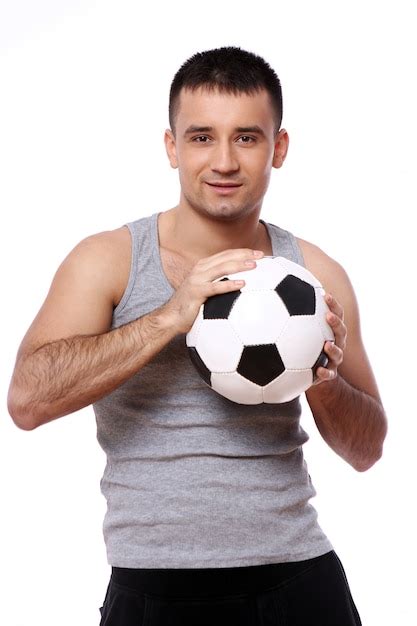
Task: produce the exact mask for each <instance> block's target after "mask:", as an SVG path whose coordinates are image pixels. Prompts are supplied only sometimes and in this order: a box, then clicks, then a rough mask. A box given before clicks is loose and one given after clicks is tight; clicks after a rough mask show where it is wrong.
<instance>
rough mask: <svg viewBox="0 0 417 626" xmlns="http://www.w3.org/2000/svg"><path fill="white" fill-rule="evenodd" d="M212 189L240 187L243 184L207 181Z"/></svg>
mask: <svg viewBox="0 0 417 626" xmlns="http://www.w3.org/2000/svg"><path fill="white" fill-rule="evenodd" d="M206 183H207V185H210V186H211V187H240V186H241V184H242V183H221V182H217V181H208V180H207V181H206Z"/></svg>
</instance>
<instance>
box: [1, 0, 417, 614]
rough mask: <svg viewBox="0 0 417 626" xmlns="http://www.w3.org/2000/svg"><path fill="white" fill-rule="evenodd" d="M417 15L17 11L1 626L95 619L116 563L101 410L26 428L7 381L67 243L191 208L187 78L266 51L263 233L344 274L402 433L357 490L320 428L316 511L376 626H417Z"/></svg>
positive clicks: (354, 477)
mask: <svg viewBox="0 0 417 626" xmlns="http://www.w3.org/2000/svg"><path fill="white" fill-rule="evenodd" d="M412 15H413V2H411V1H410V2H406V1H404V0H396V2H393V1H392V2H384V1H378V2H376V1H375V2H372V1H366V0H362V1H361V2H359V1H357V0H355V1H352V0H350V1H349V2H337V1H334V0H333V1H330V0H329V1H327V2H326V1H323V0H316V1H315V2H311V1H308V0H306V1H300V2H297V1H295V0H292V1H290V0H288V1H287V2H280V1H279V0H277V1H274V2H267V1H265V0H257V2H246V1H244V0H240V1H239V2H233V1H230V2H228V3H226V2H224V1H222V2H219V1H218V0H210V2H206V3H191V2H190V3H187V2H185V1H184V0H179V1H177V2H172V3H167V4H166V5H165V4H164V3H162V2H160V1H157V2H155V3H154V4H152V5H151V4H150V3H140V2H139V1H136V2H134V1H133V0H118V1H117V2H116V1H102V2H98V0H97V1H96V2H94V0H83V1H81V0H77V1H73V2H70V0H55V1H52V0H48V1H47V0H38V1H29V0H26V1H24V0H8V1H5V0H3V1H2V3H1V9H0V54H1V56H0V177H1V185H0V206H1V216H2V217H1V242H0V251H1V255H2V258H1V276H2V278H1V285H2V306H1V315H2V320H1V326H2V329H3V340H2V345H3V349H2V359H1V377H0V384H1V399H2V404H1V415H0V418H1V419H0V429H1V433H0V477H1V478H0V480H1V492H0V494H1V495H0V504H1V516H0V525H1V530H0V577H1V580H0V590H1V597H2V599H1V602H0V623H1V624H2V625H3V626H38V625H39V626H41V625H42V626H58V625H59V626H74V624H77V626H95V625H98V621H99V613H98V607H99V606H101V604H102V601H103V598H104V594H105V589H106V586H107V582H108V578H109V574H110V567H109V566H108V564H107V561H106V556H105V547H104V543H103V539H102V534H101V532H102V531H101V527H102V520H103V516H104V512H105V502H104V499H103V497H102V496H101V494H100V490H99V480H100V477H101V474H102V471H103V468H104V456H103V453H102V452H101V449H100V448H99V446H98V443H97V442H96V440H95V422H94V416H93V412H92V409H91V407H89V408H87V409H84V410H82V411H80V412H78V413H75V414H73V415H71V416H67V417H65V418H64V419H60V420H56V421H54V422H52V423H50V424H48V425H45V426H43V427H42V428H39V429H37V430H35V431H33V432H23V431H20V430H18V429H17V428H16V427H15V426H14V424H13V423H12V421H11V419H10V418H9V416H8V413H7V407H6V394H7V387H8V383H9V380H10V376H11V372H12V368H13V363H14V358H15V354H16V350H17V348H18V345H19V343H20V341H21V339H22V336H23V334H24V333H25V331H26V329H27V327H28V326H29V324H30V322H31V321H32V319H33V317H34V316H35V314H36V312H37V310H38V309H39V307H40V305H41V303H42V301H43V299H44V297H45V295H46V293H47V290H48V287H49V284H50V282H51V279H52V277H53V274H54V272H55V270H56V268H57V266H58V265H59V263H60V262H61V261H62V259H63V258H64V257H65V256H66V254H67V253H68V252H69V251H70V250H71V249H72V247H73V246H74V245H75V244H76V243H77V242H78V241H79V240H80V239H82V238H84V237H85V236H87V235H88V234H91V233H94V232H98V231H100V230H106V229H113V228H116V227H118V226H120V225H122V224H124V223H125V222H127V221H129V220H132V219H135V218H137V217H140V216H142V215H148V214H150V213H153V212H154V211H157V210H164V209H168V208H171V207H172V206H174V205H175V204H176V202H177V199H178V189H179V188H178V181H177V173H176V172H174V171H173V170H171V168H170V167H169V165H168V161H167V159H166V156H165V152H164V146H163V141H162V139H163V131H164V129H165V127H166V126H167V124H168V116H167V105H168V93H169V86H170V82H171V80H172V77H173V75H174V73H175V71H176V70H177V69H178V68H179V66H180V65H181V64H182V63H183V62H184V61H185V60H186V59H187V58H188V57H189V56H190V55H191V54H193V53H194V52H196V51H199V50H205V49H208V48H213V47H217V46H221V45H239V46H241V47H243V48H247V49H248V50H251V51H253V52H256V53H258V54H261V55H262V56H264V58H265V59H266V60H267V61H269V62H270V64H271V65H272V66H273V67H274V68H275V69H276V71H277V72H278V74H279V76H280V78H281V82H282V85H283V93H284V127H285V128H287V130H288V132H289V135H290V140H291V145H290V152H289V155H288V159H287V162H286V163H285V165H284V167H283V168H282V169H281V170H278V171H276V170H274V171H273V177H272V182H271V187H270V190H269V192H268V195H267V197H266V199H265V203H264V211H263V217H264V219H266V220H268V221H273V222H276V223H278V224H279V225H281V226H283V227H284V228H287V229H289V230H291V231H292V232H294V233H295V234H296V235H298V236H300V237H302V238H305V239H308V240H310V241H313V242H315V243H317V244H318V245H319V246H321V247H322V248H323V249H324V250H325V251H326V252H328V253H329V254H330V255H331V256H333V257H334V258H336V259H337V260H338V261H339V262H340V263H341V264H342V265H343V266H344V267H345V269H346V270H347V272H348V274H349V276H350V278H351V280H352V282H353V285H354V287H355V290H356V293H357V296H358V299H359V303H360V309H361V316H362V328H363V334H364V338H365V344H366V347H367V350H368V353H369V356H370V359H371V362H372V364H373V368H374V371H375V374H376V377H377V380H378V383H379V387H380V391H381V394H382V398H383V401H384V404H385V407H386V410H387V414H388V417H389V424H390V430H389V435H388V438H387V440H386V445H385V453H384V457H383V459H382V460H381V461H380V462H379V463H378V464H377V465H376V466H374V467H373V468H372V469H371V470H370V471H368V472H367V473H364V474H358V473H356V472H355V471H354V470H353V469H352V468H350V467H349V466H348V465H347V464H345V462H344V461H342V460H341V459H340V458H338V457H337V456H336V455H335V454H334V453H333V452H332V451H331V450H330V448H328V447H327V446H326V444H325V443H324V442H323V441H322V440H321V438H320V436H319V434H318V432H317V430H316V428H315V426H314V422H313V421H312V418H311V415H310V414H309V413H308V411H306V412H305V414H304V417H303V418H302V425H303V426H304V428H305V429H306V430H307V431H308V432H309V434H310V436H311V439H310V442H309V443H308V444H306V446H305V455H306V458H307V462H308V466H309V470H310V473H311V475H312V478H313V482H314V484H315V486H316V489H317V490H318V496H317V497H316V498H315V499H314V500H313V504H314V505H315V506H316V508H317V509H318V511H319V521H320V523H321V525H322V527H323V528H324V530H325V531H326V532H327V534H328V536H329V538H330V539H331V541H332V542H333V545H334V547H335V549H336V551H337V552H338V553H339V556H340V557H341V559H342V561H343V563H344V565H345V569H346V571H347V575H348V579H349V582H350V586H351V589H352V592H353V595H354V598H355V601H356V604H357V606H358V608H359V610H360V613H361V615H362V619H363V624H364V626H388V625H393V624H395V626H411V625H412V624H416V610H415V608H414V607H415V597H414V596H415V579H414V580H413V578H415V572H414V567H413V566H414V560H415V558H416V543H415V514H414V513H413V510H414V509H413V501H414V498H415V458H414V450H415V437H416V426H415V421H416V410H415V403H414V388H415V377H414V373H415V364H414V360H412V359H413V357H414V354H415V350H416V343H415V337H414V335H415V332H414V329H413V327H414V325H415V322H414V316H415V313H414V311H415V305H416V300H415V296H414V293H413V289H414V288H415V287H414V285H415V278H414V273H412V269H413V267H414V265H415V264H414V247H415V236H414V229H413V227H412V221H411V220H412V214H413V211H414V209H415V207H416V191H415V187H416V185H415V181H414V180H413V175H414V173H415V169H416V159H415V152H416V145H417V133H416V119H415V116H416V110H417V98H416V91H415V77H416V70H415V58H416V55H417V50H416V45H415V29H414V20H413V18H412ZM335 626H337V625H335Z"/></svg>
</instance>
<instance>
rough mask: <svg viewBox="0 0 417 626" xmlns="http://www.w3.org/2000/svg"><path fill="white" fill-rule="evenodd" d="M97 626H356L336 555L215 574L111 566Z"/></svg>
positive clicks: (357, 621)
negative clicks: (98, 625)
mask: <svg viewBox="0 0 417 626" xmlns="http://www.w3.org/2000/svg"><path fill="white" fill-rule="evenodd" d="M100 612H101V621H100V626H223V625H224V626H360V625H361V620H360V617H359V613H358V611H357V609H356V607H355V604H354V602H353V599H352V595H351V593H350V589H349V585H348V582H347V579H346V575H345V572H344V569H343V566H342V564H341V562H340V560H339V558H338V557H337V555H336V553H335V552H334V551H331V552H328V553H327V554H325V555H323V556H319V557H316V558H314V559H309V560H307V561H299V562H294V563H278V564H273V565H255V566H249V567H232V568H218V569H217V568H216V569H127V568H118V567H113V568H112V574H111V577H110V582H109V585H108V588H107V593H106V597H105V600H104V605H103V607H102V608H101V609H100Z"/></svg>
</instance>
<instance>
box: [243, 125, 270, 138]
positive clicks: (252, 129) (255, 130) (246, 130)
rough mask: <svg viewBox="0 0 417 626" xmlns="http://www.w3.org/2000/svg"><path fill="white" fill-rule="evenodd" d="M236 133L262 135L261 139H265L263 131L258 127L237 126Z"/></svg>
mask: <svg viewBox="0 0 417 626" xmlns="http://www.w3.org/2000/svg"><path fill="white" fill-rule="evenodd" d="M236 132H238V133H255V134H257V135H262V136H263V137H265V133H264V131H263V130H262V128H261V127H260V126H258V125H255V126H238V127H237V128H236Z"/></svg>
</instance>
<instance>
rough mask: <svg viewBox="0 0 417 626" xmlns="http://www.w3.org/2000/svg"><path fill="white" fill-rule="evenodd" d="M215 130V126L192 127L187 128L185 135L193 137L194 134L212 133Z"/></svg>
mask: <svg viewBox="0 0 417 626" xmlns="http://www.w3.org/2000/svg"><path fill="white" fill-rule="evenodd" d="M212 130H213V126H194V125H191V126H189V127H188V128H187V130H186V131H185V133H184V135H191V134H192V133H210V132H211V131H212Z"/></svg>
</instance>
